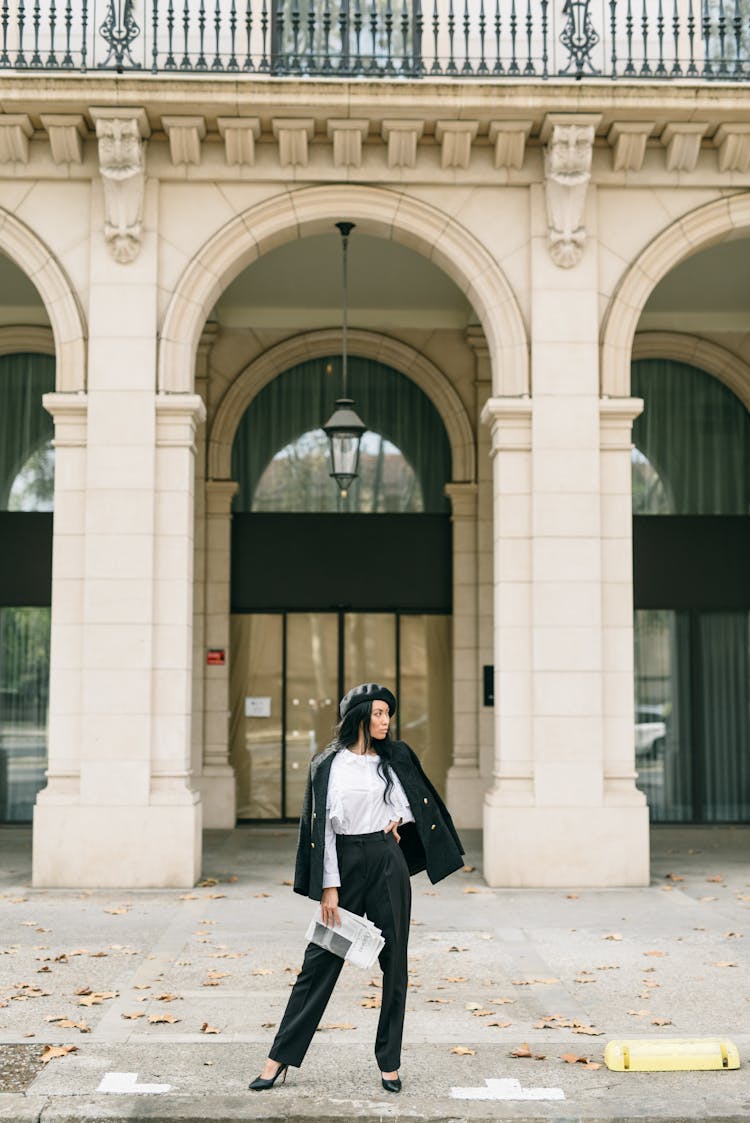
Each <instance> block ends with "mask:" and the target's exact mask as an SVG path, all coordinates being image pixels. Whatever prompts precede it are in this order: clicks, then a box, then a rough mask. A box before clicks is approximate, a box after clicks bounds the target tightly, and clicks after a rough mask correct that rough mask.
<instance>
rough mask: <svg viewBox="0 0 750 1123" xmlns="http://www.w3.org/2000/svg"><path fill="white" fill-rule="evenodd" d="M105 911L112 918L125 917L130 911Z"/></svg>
mask: <svg viewBox="0 0 750 1123" xmlns="http://www.w3.org/2000/svg"><path fill="white" fill-rule="evenodd" d="M104 911H105V912H108V913H109V915H110V916H125V915H126V913H127V911H128V910H127V909H105V910H104Z"/></svg>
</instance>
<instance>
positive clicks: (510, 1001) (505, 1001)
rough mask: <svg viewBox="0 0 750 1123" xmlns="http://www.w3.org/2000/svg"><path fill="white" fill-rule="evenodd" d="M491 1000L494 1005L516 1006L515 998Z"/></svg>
mask: <svg viewBox="0 0 750 1123" xmlns="http://www.w3.org/2000/svg"><path fill="white" fill-rule="evenodd" d="M490 1002H491V1003H492V1005H493V1006H515V1004H516V1000H515V998H491V999H490Z"/></svg>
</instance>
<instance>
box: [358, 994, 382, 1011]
mask: <svg viewBox="0 0 750 1123" xmlns="http://www.w3.org/2000/svg"><path fill="white" fill-rule="evenodd" d="M380 1005H381V1003H380V998H379V997H378V995H377V994H370V995H368V996H367V998H363V999H362V1000H361V1002H360V1006H364V1007H365V1008H366V1009H367V1010H379V1009H380Z"/></svg>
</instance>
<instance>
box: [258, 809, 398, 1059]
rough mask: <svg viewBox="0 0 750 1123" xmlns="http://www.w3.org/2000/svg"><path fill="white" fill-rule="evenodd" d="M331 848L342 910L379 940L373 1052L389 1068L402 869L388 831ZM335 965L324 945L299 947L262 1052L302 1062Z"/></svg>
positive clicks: (394, 1040)
mask: <svg viewBox="0 0 750 1123" xmlns="http://www.w3.org/2000/svg"><path fill="white" fill-rule="evenodd" d="M336 850H337V853H338V860H339V873H340V876H341V888H340V889H339V904H340V905H341V907H342V908H345V909H348V910H349V912H355V913H358V915H359V916H367V917H368V919H369V920H371V921H372V922H373V924H375V925H377V927H378V928H380V930H381V931H382V933H383V938H384V940H385V947H384V948H383V950H382V951H381V953H380V966H381V968H382V971H383V992H382V1000H381V1007H380V1020H379V1021H378V1031H377V1035H376V1037H375V1058H376V1060H377V1063H378V1066H379V1068H380V1070H381V1071H382V1072H393V1071H395V1070H396V1069H398V1068H399V1067H400V1065H401V1038H402V1036H403V1029H404V1011H405V1009H406V988H407V981H408V979H407V945H408V941H409V918H410V913H411V883H410V881H409V871H408V869H407V866H406V860H405V858H404V856H403V854H402V853H401V850H400V849H399V845H398V843H397V842H396V839H395V838H394V837H393V835H392V834H390V833H389V834H384V832H383V831H377V832H376V833H375V834H373V835H338V836H337V839H336ZM343 965H344V961H343V959H341V958H340V956H338V955H334V954H333V952H330V951H328V950H327V949H326V948H321V947H318V945H317V944H308V945H307V950H306V951H305V958H304V961H303V964H302V970H301V971H300V973H299V975H298V976H297V981H296V982H295V984H294V987H293V989H292V993H291V994H290V996H289V1002H288V1003H287V1007H286V1010H285V1011H284V1017H283V1018H282V1019H281V1024H280V1025H279V1029H278V1032H277V1034H276V1037H275V1038H274V1042H273V1045H272V1046H271V1050H270V1052H269V1056H270V1057H271V1059H272V1060H274V1061H278V1062H280V1063H281V1064H289V1065H293V1066H294V1067H295V1068H299V1066H300V1065H301V1064H302V1061H303V1059H304V1056H305V1053H306V1052H307V1049H308V1047H309V1045H310V1042H311V1041H312V1038H313V1034H314V1033H315V1030H316V1029H317V1027H318V1025H319V1023H320V1019H321V1018H322V1017H323V1013H324V1011H325V1008H326V1006H327V1005H328V1000H329V998H330V997H331V994H332V993H333V988H334V986H335V985H336V980H337V979H338V977H339V974H340V972H341V968H342V967H343Z"/></svg>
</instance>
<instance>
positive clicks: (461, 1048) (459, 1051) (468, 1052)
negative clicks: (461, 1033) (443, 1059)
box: [450, 1045, 476, 1057]
mask: <svg viewBox="0 0 750 1123" xmlns="http://www.w3.org/2000/svg"><path fill="white" fill-rule="evenodd" d="M450 1052H451V1053H455V1054H456V1056H458V1057H473V1056H475V1055H476V1049H469V1048H468V1046H466V1045H454V1046H453V1048H452V1049H451V1050H450Z"/></svg>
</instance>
